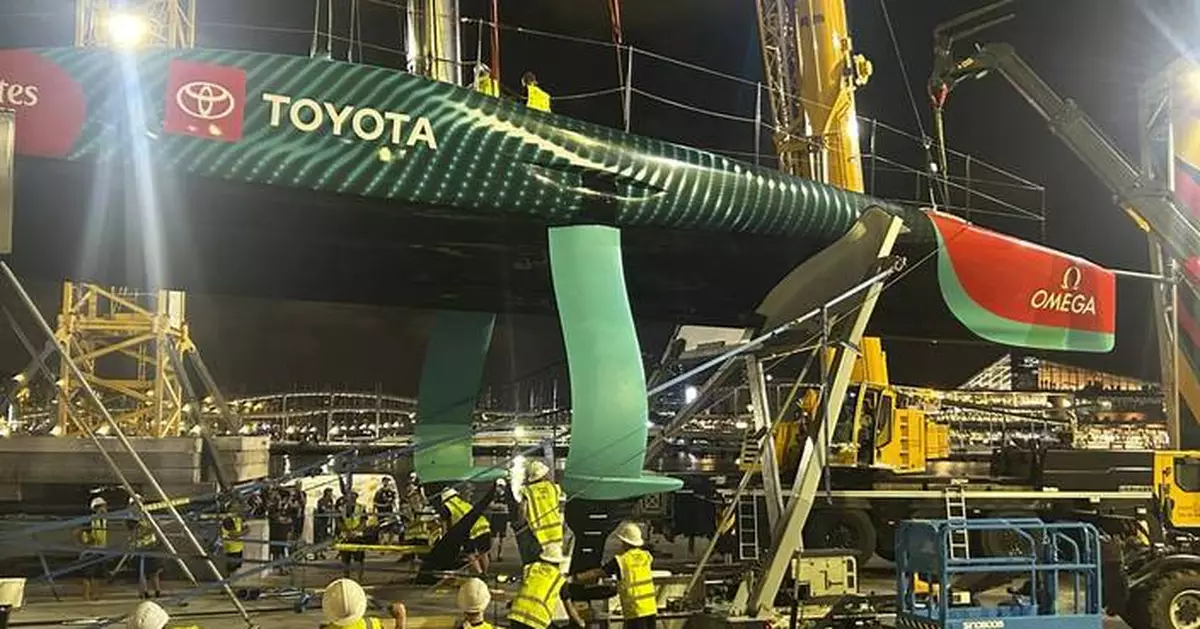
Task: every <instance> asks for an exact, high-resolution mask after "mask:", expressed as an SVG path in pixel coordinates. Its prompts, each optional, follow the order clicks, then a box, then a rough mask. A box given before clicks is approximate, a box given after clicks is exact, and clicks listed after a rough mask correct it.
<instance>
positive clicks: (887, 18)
mask: <svg viewBox="0 0 1200 629" xmlns="http://www.w3.org/2000/svg"><path fill="white" fill-rule="evenodd" d="M879 9H880V10H881V11H883V21H884V23H886V24H887V30H888V37H889V38H891V40H892V50H893V51H895V53H896V64H897V65H899V66H900V77H901V78H902V79H903V80H904V91H905V93H906V94H908V104H909V105H911V106H912V112H913V118H915V119H916V121H917V129H918V130H920V132H921V136H922V137H925V136H926V133H925V125H924V123H922V122H921V110H920V108H918V107H917V97H916V96H915V95H914V94H913V89H912V84H911V83H910V82H909V78H908V67H907V66H906V65H905V64H904V55H902V54H900V41H899V40H898V39H896V30H895V29H894V28H893V27H892V16H891V14H890V13H888V8H887V0H879Z"/></svg>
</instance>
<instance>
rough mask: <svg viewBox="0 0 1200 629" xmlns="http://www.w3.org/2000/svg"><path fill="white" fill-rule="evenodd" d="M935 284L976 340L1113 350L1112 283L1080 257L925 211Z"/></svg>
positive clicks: (1108, 273) (1107, 275) (1110, 275)
mask: <svg viewBox="0 0 1200 629" xmlns="http://www.w3.org/2000/svg"><path fill="white" fill-rule="evenodd" d="M928 215H929V219H930V221H932V222H933V225H934V228H935V231H936V233H937V241H938V250H937V264H938V284H939V286H940V288H941V291H942V297H943V298H944V299H945V302H946V305H947V306H949V308H950V312H952V313H953V314H954V316H955V318H957V319H958V320H959V321H960V322H962V324H963V325H965V326H966V327H967V328H968V329H970V330H971V331H972V332H974V333H975V334H977V335H979V336H981V337H983V338H985V339H988V340H990V341H995V342H997V343H1003V344H1005V345H1011V346H1015V347H1031V348H1037V349H1052V350H1067V351H1080V352H1107V351H1111V350H1112V348H1113V345H1114V342H1115V338H1116V311H1117V302H1116V278H1115V276H1114V275H1113V273H1112V272H1111V271H1108V270H1106V269H1104V268H1102V267H1100V266H1099V265H1097V264H1095V263H1092V262H1089V261H1088V260H1085V259H1083V258H1079V257H1076V256H1071V255H1068V254H1065V253H1062V252H1060V251H1055V250H1053V249H1050V248H1047V247H1042V246H1040V245H1036V244H1033V243H1030V242H1026V241H1024V240H1020V239H1017V238H1013V237H1011V236H1006V235H1004V234H1000V233H997V232H993V231H990V230H987V229H983V228H980V227H976V226H974V225H972V224H970V223H968V222H966V221H964V220H962V219H960V218H958V217H956V216H952V215H950V214H944V213H941V212H934V211H930V212H929V213H928Z"/></svg>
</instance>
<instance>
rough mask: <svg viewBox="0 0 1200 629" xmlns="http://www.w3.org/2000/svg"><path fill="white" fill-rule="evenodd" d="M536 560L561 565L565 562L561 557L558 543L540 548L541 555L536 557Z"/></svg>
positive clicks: (551, 543)
mask: <svg viewBox="0 0 1200 629" xmlns="http://www.w3.org/2000/svg"><path fill="white" fill-rule="evenodd" d="M538 559H541V560H542V561H547V562H550V563H562V562H564V561H566V560H567V558H566V557H565V556H563V548H562V544H561V543H559V542H549V543H548V544H546V545H544V546H542V554H540V555H538Z"/></svg>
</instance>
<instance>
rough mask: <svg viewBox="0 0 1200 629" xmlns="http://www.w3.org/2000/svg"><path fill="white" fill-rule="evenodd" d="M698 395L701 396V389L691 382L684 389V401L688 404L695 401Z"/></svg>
mask: <svg viewBox="0 0 1200 629" xmlns="http://www.w3.org/2000/svg"><path fill="white" fill-rule="evenodd" d="M698 397H700V390H699V389H697V388H696V387H694V386H692V385H690V384H689V385H688V386H687V388H685V389H684V390H683V401H684V403H686V404H691V403H692V402H695V401H696V398H698Z"/></svg>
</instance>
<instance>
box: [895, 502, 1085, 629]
mask: <svg viewBox="0 0 1200 629" xmlns="http://www.w3.org/2000/svg"><path fill="white" fill-rule="evenodd" d="M979 531H1004V532H1006V533H1008V534H1010V535H1013V536H1015V538H1017V539H1020V540H1021V542H1020V543H1018V544H1017V547H1018V548H1020V551H1019V552H1018V553H1016V554H1013V555H1006V556H990V557H989V556H982V555H980V554H979V553H976V554H975V555H974V556H962V554H961V553H959V552H957V551H956V546H955V544H956V541H955V540H956V539H957V538H959V537H960V536H962V535H963V534H964V533H965V534H966V535H967V536H970V535H971V534H972V533H975V532H979ZM1100 561H1101V560H1100V533H1099V532H1098V531H1097V530H1096V528H1095V527H1093V526H1092V525H1090V524H1086V523H1079V522H1071V523H1065V522H1064V523H1048V522H1043V521H1041V520H1039V519H1036V518H1019V519H980V520H959V519H954V520H910V521H907V522H903V523H901V525H900V528H899V530H898V531H897V534H896V592H897V600H898V603H899V609H898V610H897V613H896V626H897V627H903V628H906V629H992V628H997V629H998V628H1001V627H1003V628H1005V629H1022V628H1032V627H1050V626H1053V627H1054V628H1055V629H1100V628H1101V627H1102V626H1103V623H1104V611H1103V604H1102V600H1101V591H1102V590H1101V588H1102V582H1101V574H1100ZM989 576H997V577H999V578H1000V582H1004V581H1008V580H1011V579H1025V580H1027V582H1026V586H1025V587H1024V588H1019V589H1012V590H1010V593H1011V597H1010V598H1004V597H1003V595H997V594H995V593H990V597H989V595H988V594H984V593H983V592H979V591H974V590H972V589H971V588H970V585H968V583H969V582H976V583H978V582H981V580H988V579H987V577H989Z"/></svg>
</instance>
